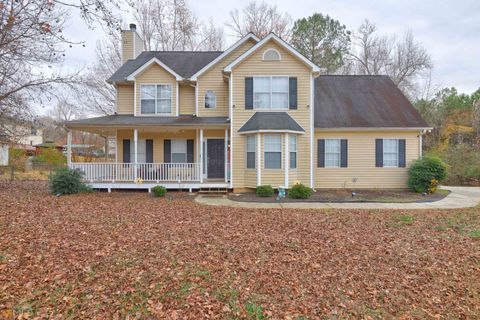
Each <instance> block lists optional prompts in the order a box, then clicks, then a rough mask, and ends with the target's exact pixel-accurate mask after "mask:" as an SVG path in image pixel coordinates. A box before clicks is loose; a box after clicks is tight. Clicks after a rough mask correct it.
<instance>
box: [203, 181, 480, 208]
mask: <svg viewBox="0 0 480 320" xmlns="http://www.w3.org/2000/svg"><path fill="white" fill-rule="evenodd" d="M442 189H446V190H450V191H451V193H450V194H449V195H448V196H446V197H445V198H443V199H442V200H439V201H434V202H419V203H373V202H371V203H367V202H358V203H338V202H329V203H307V202H299V203H254V202H239V201H232V200H230V199H228V198H227V197H211V196H202V195H200V196H198V197H196V198H195V201H197V202H198V203H202V204H206V205H212V206H227V207H236V208H277V209H278V208H291V209H329V208H330V209H460V208H471V207H475V206H477V205H478V204H479V203H480V187H447V186H445V187H442Z"/></svg>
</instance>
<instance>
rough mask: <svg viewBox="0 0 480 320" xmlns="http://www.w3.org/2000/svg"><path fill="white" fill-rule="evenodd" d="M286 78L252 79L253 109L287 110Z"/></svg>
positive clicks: (287, 85)
mask: <svg viewBox="0 0 480 320" xmlns="http://www.w3.org/2000/svg"><path fill="white" fill-rule="evenodd" d="M288 88H289V83H288V77H253V107H254V109H288Z"/></svg>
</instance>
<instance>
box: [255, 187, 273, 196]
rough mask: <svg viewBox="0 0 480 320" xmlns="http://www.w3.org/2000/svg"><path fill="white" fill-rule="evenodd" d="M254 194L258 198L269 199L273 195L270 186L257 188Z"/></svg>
mask: <svg viewBox="0 0 480 320" xmlns="http://www.w3.org/2000/svg"><path fill="white" fill-rule="evenodd" d="M255 193H256V194H257V196H259V197H271V196H273V195H274V194H275V193H274V192H273V188H272V186H271V185H266V186H258V187H257V188H256V190H255Z"/></svg>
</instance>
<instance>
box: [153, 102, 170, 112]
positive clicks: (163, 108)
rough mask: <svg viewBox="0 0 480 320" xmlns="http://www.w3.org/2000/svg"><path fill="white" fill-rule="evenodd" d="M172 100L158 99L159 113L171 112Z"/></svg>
mask: <svg viewBox="0 0 480 320" xmlns="http://www.w3.org/2000/svg"><path fill="white" fill-rule="evenodd" d="M171 112H172V100H157V113H171Z"/></svg>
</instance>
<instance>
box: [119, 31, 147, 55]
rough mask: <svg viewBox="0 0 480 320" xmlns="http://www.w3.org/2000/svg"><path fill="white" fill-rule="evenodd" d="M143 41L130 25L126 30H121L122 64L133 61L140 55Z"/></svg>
mask: <svg viewBox="0 0 480 320" xmlns="http://www.w3.org/2000/svg"><path fill="white" fill-rule="evenodd" d="M143 47H144V43H143V39H142V38H141V37H140V35H139V34H138V33H137V26H136V25H135V24H134V23H131V24H130V26H129V29H128V30H122V63H125V62H126V61H127V60H128V59H135V58H136V57H138V56H139V55H140V53H142V51H143Z"/></svg>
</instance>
